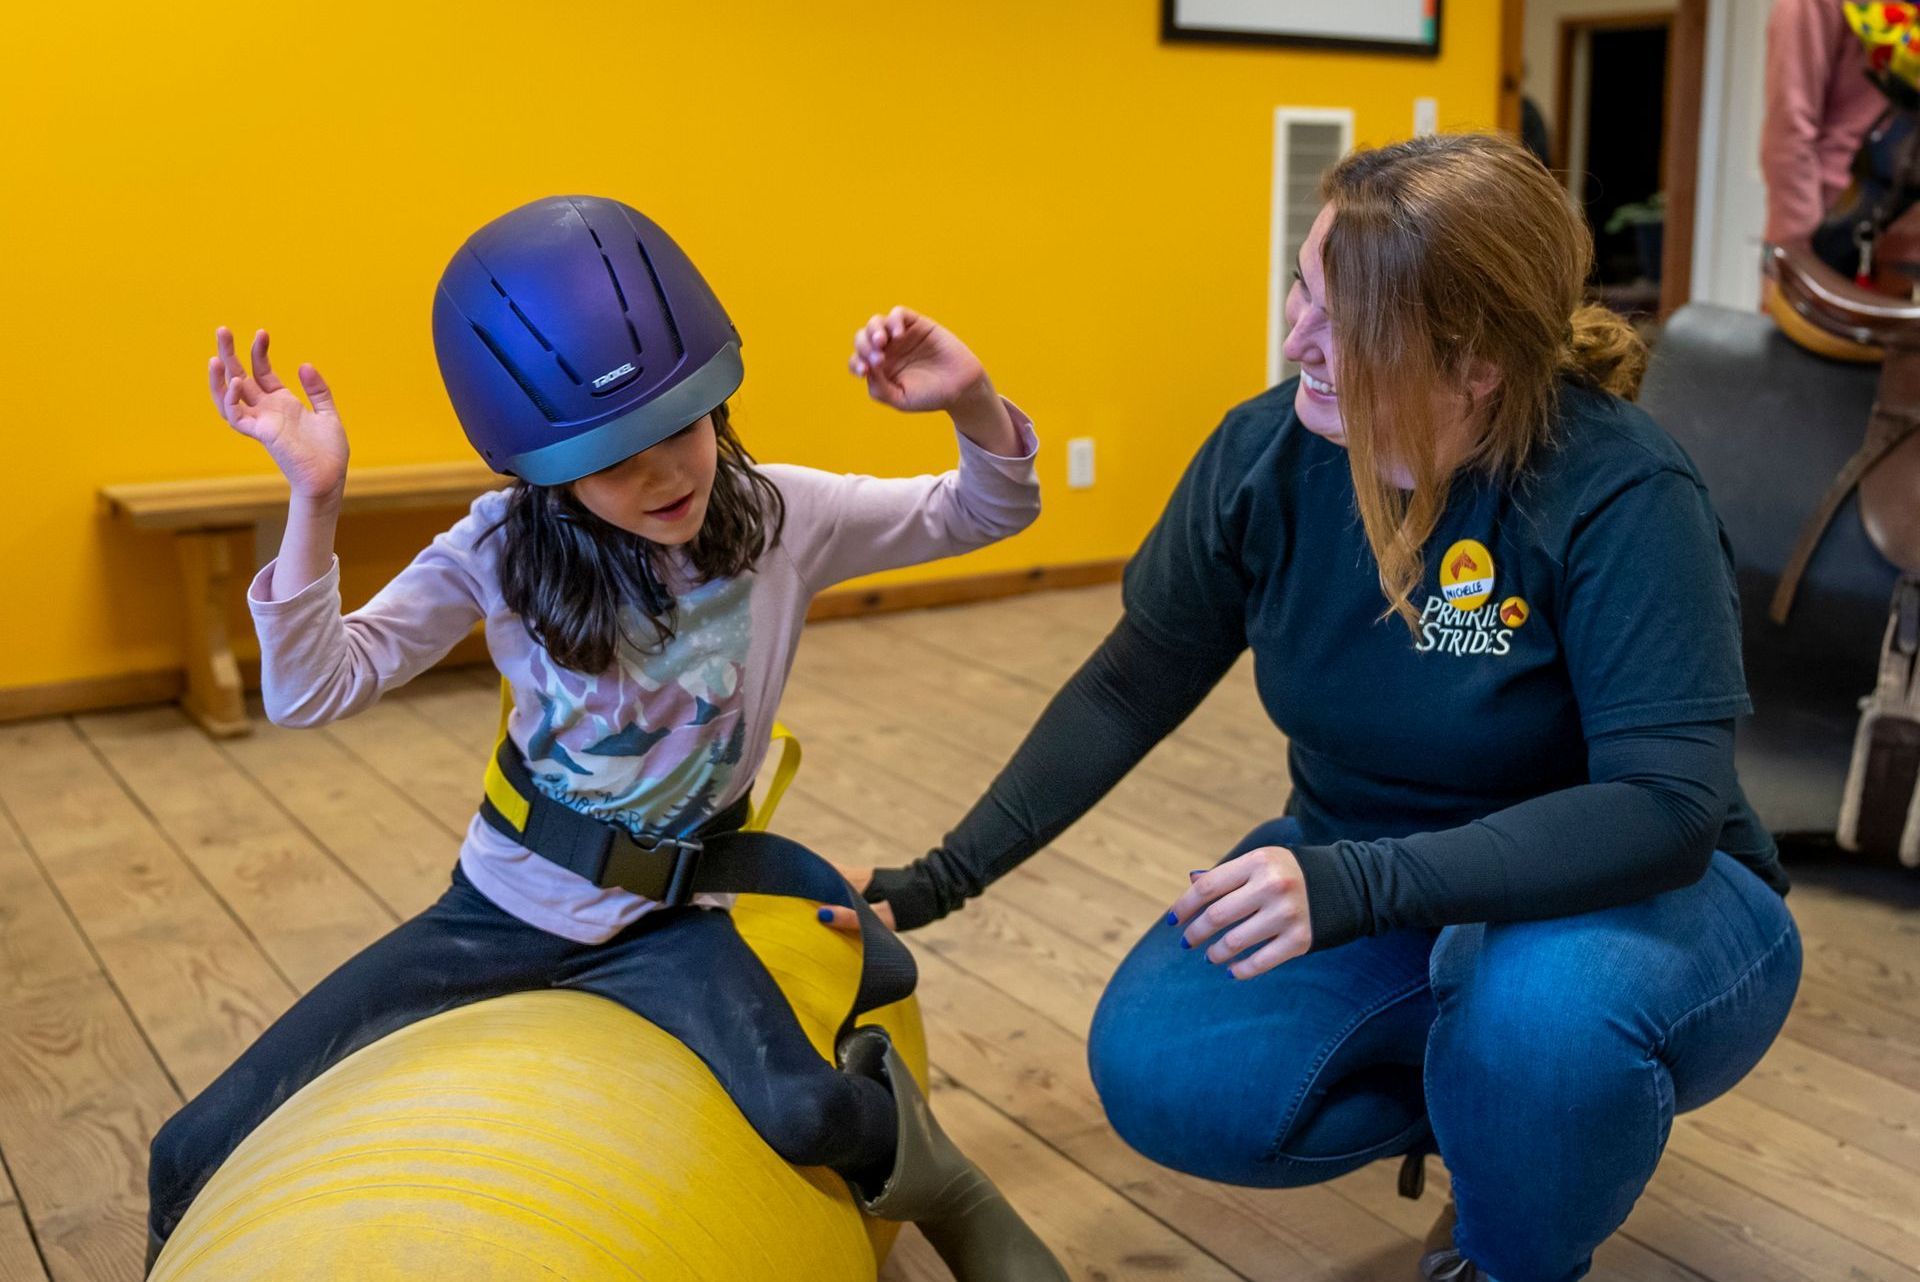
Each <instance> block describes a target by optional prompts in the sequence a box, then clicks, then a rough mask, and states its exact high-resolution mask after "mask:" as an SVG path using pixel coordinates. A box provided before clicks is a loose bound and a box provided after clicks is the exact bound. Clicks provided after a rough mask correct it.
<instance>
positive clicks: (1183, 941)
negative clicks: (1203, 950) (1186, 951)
mask: <svg viewBox="0 0 1920 1282" xmlns="http://www.w3.org/2000/svg"><path fill="white" fill-rule="evenodd" d="M1180 947H1182V948H1192V947H1193V945H1192V944H1191V943H1189V942H1188V941H1187V937H1186V936H1185V935H1182V936H1180Z"/></svg>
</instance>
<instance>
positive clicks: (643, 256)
mask: <svg viewBox="0 0 1920 1282" xmlns="http://www.w3.org/2000/svg"><path fill="white" fill-rule="evenodd" d="M633 247H634V248H635V249H637V250H639V251H640V261H641V262H643V263H645V264H646V265H647V275H648V276H650V277H652V278H653V292H654V293H655V294H656V295H657V296H658V297H659V299H660V316H661V319H663V320H665V321H666V322H667V333H669V334H671V335H672V336H673V349H674V352H675V353H676V355H675V356H674V358H673V359H675V360H677V359H679V356H680V355H683V354H685V352H686V350H687V345H686V343H685V342H683V341H682V340H681V338H680V326H679V325H678V324H677V323H676V322H675V321H674V319H673V308H672V307H671V306H669V305H668V303H667V295H666V291H665V290H662V289H661V288H660V273H659V271H658V270H657V269H656V268H655V267H654V265H653V258H652V256H651V255H649V254H648V253H647V247H646V245H644V244H643V243H641V241H640V238H639V237H637V236H636V237H634V241H633Z"/></svg>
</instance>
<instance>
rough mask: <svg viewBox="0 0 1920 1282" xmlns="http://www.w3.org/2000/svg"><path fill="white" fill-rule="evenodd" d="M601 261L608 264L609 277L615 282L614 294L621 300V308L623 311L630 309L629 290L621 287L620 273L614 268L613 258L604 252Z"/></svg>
mask: <svg viewBox="0 0 1920 1282" xmlns="http://www.w3.org/2000/svg"><path fill="white" fill-rule="evenodd" d="M600 261H601V262H603V263H605V264H606V265H607V279H608V280H610V281H612V282H613V296H614V297H615V298H617V299H619V300H620V310H621V311H623V312H624V311H626V310H628V308H627V291H626V290H624V289H622V288H620V275H619V273H618V272H616V271H614V270H613V260H612V259H611V258H608V257H607V256H606V255H605V254H602V255H600Z"/></svg>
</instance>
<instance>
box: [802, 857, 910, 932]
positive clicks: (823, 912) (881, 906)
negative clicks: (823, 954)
mask: <svg viewBox="0 0 1920 1282" xmlns="http://www.w3.org/2000/svg"><path fill="white" fill-rule="evenodd" d="M834 867H835V868H838V869H839V870H840V875H841V876H842V877H845V878H846V879H847V884H848V885H849V886H852V887H853V889H854V892H855V893H856V894H860V895H864V894H866V891H867V884H868V883H869V882H871V881H872V880H873V869H871V868H849V867H847V866H846V865H845V864H835V865H834ZM872 907H873V915H874V916H876V917H878V918H879V919H880V920H881V921H883V922H885V923H886V926H887V929H888V930H892V929H894V924H893V905H891V904H889V903H887V902H886V901H885V900H881V901H880V902H879V903H877V904H874V905H873V906H872ZM820 920H821V921H822V922H824V923H826V924H827V925H829V926H831V927H833V928H834V929H835V930H848V931H855V932H857V931H858V930H859V929H860V918H859V916H858V915H857V914H855V912H854V911H853V909H851V908H842V907H841V906H840V905H839V904H822V905H820Z"/></svg>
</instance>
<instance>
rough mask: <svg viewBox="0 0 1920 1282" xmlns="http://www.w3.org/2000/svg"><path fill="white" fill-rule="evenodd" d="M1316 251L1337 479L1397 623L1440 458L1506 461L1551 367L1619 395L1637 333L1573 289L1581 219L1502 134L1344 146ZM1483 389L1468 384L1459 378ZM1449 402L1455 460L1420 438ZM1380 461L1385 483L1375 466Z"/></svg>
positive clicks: (1536, 429)
mask: <svg viewBox="0 0 1920 1282" xmlns="http://www.w3.org/2000/svg"><path fill="white" fill-rule="evenodd" d="M1322 192H1323V194H1324V195H1325V197H1326V199H1327V201H1328V203H1329V204H1330V205H1332V207H1333V221H1332V223H1331V225H1330V226H1329V227H1328V230H1327V237H1326V242H1325V245H1324V246H1323V248H1322V251H1321V261H1322V265H1323V267H1324V269H1325V273H1326V291H1325V292H1326V299H1327V308H1328V314H1329V319H1330V320H1331V322H1332V326H1333V342H1334V347H1335V355H1336V357H1337V359H1338V362H1339V371H1338V374H1339V380H1340V405H1341V409H1342V414H1341V417H1342V419H1343V421H1344V424H1345V428H1346V440H1347V449H1348V455H1349V464H1350V466H1351V467H1352V469H1353V486H1354V493H1355V496H1356V498H1357V500H1358V504H1359V509H1360V518H1361V522H1362V524H1363V525H1364V526H1365V527H1366V533H1367V542H1368V543H1369V544H1370V545H1371V546H1372V548H1373V554H1374V559H1375V560H1376V561H1377V562H1378V565H1379V570H1380V588H1381V591H1382V592H1384V593H1385V594H1386V598H1387V613H1389V614H1398V615H1400V616H1401V617H1402V618H1403V619H1405V620H1406V622H1407V626H1408V627H1410V628H1414V627H1417V625H1418V621H1419V613H1418V611H1417V610H1416V608H1415V607H1414V604H1413V593H1414V591H1415V590H1416V589H1417V588H1418V587H1419V584H1420V581H1421V579H1422V577H1423V576H1424V574H1425V568H1426V567H1425V559H1424V549H1425V547H1426V542H1427V540H1428V538H1429V537H1431V535H1432V534H1433V530H1434V527H1435V526H1436V525H1437V524H1438V523H1439V520H1440V517H1441V514H1442V512H1443V511H1444V509H1445V507H1446V499H1447V489H1448V485H1449V482H1450V480H1451V474H1452V469H1453V468H1457V467H1477V468H1482V469H1485V470H1487V471H1489V472H1492V473H1495V474H1499V475H1506V476H1512V475H1515V474H1517V473H1518V472H1519V471H1520V470H1521V469H1523V468H1525V467H1526V465H1527V462H1528V460H1529V459H1530V458H1531V457H1532V455H1533V452H1534V450H1535V448H1536V447H1538V446H1539V445H1540V444H1541V443H1542V442H1544V441H1545V440H1547V439H1548V437H1549V436H1550V435H1551V433H1552V431H1553V428H1554V423H1555V420H1556V418H1557V416H1558V413H1559V385H1560V382H1561V380H1563V379H1567V380H1571V381H1573V382H1576V383H1580V384H1582V385H1585V386H1588V387H1592V388H1596V389H1598V390H1600V391H1604V392H1607V393H1610V394H1612V395H1614V396H1620V397H1625V398H1627V399H1631V398H1632V397H1633V396H1634V395H1636V394H1637V393H1638V391H1639V387H1640V375H1641V373H1642V372H1643V371H1644V370H1645V368H1646V359H1647V353H1646V347H1645V345H1644V344H1643V343H1641V341H1640V338H1639V336H1638V335H1637V334H1635V333H1634V331H1633V329H1632V328H1631V327H1630V326H1629V325H1627V323H1626V322H1625V321H1623V320H1621V319H1620V318H1619V317H1618V316H1616V315H1614V314H1613V313H1612V312H1609V311H1607V310H1606V309H1605V308H1602V307H1597V306H1592V305H1583V304H1582V301H1581V299H1582V295H1583V293H1584V290H1585V286H1586V281H1587V276H1588V274H1589V273H1590V272H1591V270H1592V266H1593V236H1592V234H1591V233H1590V232H1589V231H1588V230H1587V226H1586V223H1585V221H1584V220H1583V219H1582V217H1581V215H1580V214H1579V213H1578V212H1577V211H1576V210H1575V209H1574V207H1573V205H1572V203H1571V202H1570V201H1569V200H1568V198H1567V194H1566V192H1565V191H1564V190H1562V188H1561V187H1560V185H1559V183H1557V182H1556V181H1554V178H1553V176H1552V175H1551V174H1549V173H1548V172H1547V170H1546V168H1545V167H1544V166H1542V165H1541V164H1540V162H1539V161H1538V160H1536V159H1534V157H1533V156H1532V155H1531V154H1530V153H1528V152H1527V151H1526V150H1525V149H1524V148H1522V147H1521V146H1520V145H1519V144H1518V143H1516V142H1513V141H1511V140H1509V139H1506V138H1503V137H1500V136H1498V135H1493V134H1446V135H1435V136H1429V137H1425V138H1415V139H1412V140H1410V141H1408V142H1402V143H1396V144H1394V145H1392V146H1388V147H1379V148H1375V149H1373V150H1371V151H1361V152H1356V153H1354V154H1353V155H1351V156H1349V157H1347V158H1346V159H1345V160H1343V161H1341V162H1340V163H1339V164H1338V165H1336V166H1335V167H1334V168H1333V170H1332V171H1331V172H1329V173H1328V174H1327V177H1326V180H1325V182H1324V183H1323V184H1322ZM1489 376H1490V377H1491V380H1492V381H1491V389H1490V390H1487V391H1485V392H1484V394H1482V395H1479V396H1477V397H1476V396H1475V395H1474V394H1473V392H1472V391H1471V385H1472V384H1474V383H1480V384H1481V385H1483V386H1484V385H1485V384H1486V382H1487V379H1488V377H1489ZM1449 400H1451V401H1452V402H1454V405H1456V406H1458V407H1461V408H1463V409H1464V412H1465V414H1466V416H1467V418H1468V421H1469V422H1470V424H1471V425H1472V427H1473V430H1474V432H1475V438H1474V443H1473V446H1472V449H1471V450H1470V451H1469V453H1468V454H1467V456H1466V457H1465V458H1464V459H1458V460H1449V461H1448V462H1449V463H1451V467H1449V466H1447V465H1444V464H1443V462H1442V460H1441V459H1440V458H1439V457H1438V452H1437V450H1436V433H1437V431H1438V429H1439V427H1440V426H1441V423H1442V420H1443V416H1444V415H1448V414H1451V413H1452V412H1455V411H1454V408H1453V406H1448V407H1447V408H1446V409H1443V406H1446V405H1447V402H1448V401H1449ZM1389 466H1397V467H1398V468H1399V469H1401V470H1403V471H1404V472H1405V473H1406V475H1407V476H1409V477H1410V478H1411V479H1412V483H1413V484H1412V489H1411V490H1403V489H1402V488H1400V486H1399V485H1396V484H1395V483H1394V482H1393V481H1392V480H1390V479H1388V477H1387V476H1386V475H1383V469H1384V468H1387V467H1389Z"/></svg>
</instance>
